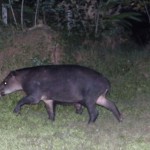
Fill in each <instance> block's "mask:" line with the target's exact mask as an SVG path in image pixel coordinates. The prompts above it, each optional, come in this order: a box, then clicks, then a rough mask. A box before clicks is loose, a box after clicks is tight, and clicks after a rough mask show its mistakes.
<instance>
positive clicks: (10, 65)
mask: <svg viewBox="0 0 150 150" xmlns="http://www.w3.org/2000/svg"><path fill="white" fill-rule="evenodd" d="M33 35H34V34H33ZM36 35H37V34H36ZM21 38H22V39H23V37H21ZM21 38H20V39H21ZM27 39H28V38H27ZM35 41H36V40H35ZM37 41H38V40H37ZM28 42H29V41H28ZM28 42H27V43H22V44H23V45H20V44H19V45H15V44H13V45H11V46H12V47H11V48H12V50H14V51H15V49H16V50H18V49H19V51H18V52H17V53H15V55H13V56H12V57H11V59H10V55H8V56H9V57H8V58H7V57H6V58H5V59H4V60H3V62H1V64H0V70H1V75H0V78H1V80H2V79H3V78H4V75H5V74H6V73H7V72H8V71H9V70H12V69H16V68H20V67H25V66H32V65H39V64H40V65H41V64H47V63H50V64H51V61H50V58H49V55H50V54H49V53H48V52H47V50H46V44H45V43H43V45H42V43H40V44H39V43H34V45H28ZM42 42H43V41H42ZM31 43H32V42H31ZM62 43H63V41H62ZM14 45H15V46H14ZM44 48H45V49H44ZM125 48H126V50H125ZM125 48H120V49H119V50H118V49H117V50H110V49H104V47H101V46H99V45H97V46H95V45H87V46H83V45H78V43H76V44H74V45H71V43H70V45H69V44H68V45H67V47H66V48H65V50H64V51H63V59H62V61H61V62H60V63H65V64H68V63H74V64H80V65H84V66H88V67H91V68H94V69H96V70H97V71H99V72H102V73H103V74H104V75H105V76H107V77H108V78H109V79H110V81H111V84H112V90H111V92H110V94H109V95H108V99H111V100H113V101H115V102H116V104H117V106H118V108H119V109H120V111H121V112H122V114H123V117H124V120H123V122H122V123H118V122H117V120H116V119H115V117H114V116H113V115H112V114H111V112H110V111H108V110H106V109H104V108H102V107H100V106H97V109H98V110H99V113H100V115H99V117H98V119H97V120H96V122H95V123H94V124H90V125H88V124H87V122H88V113H87V110H86V109H84V112H83V114H82V115H78V114H76V113H75V109H74V107H73V106H72V105H70V106H68V105H67V106H61V105H58V106H57V109H56V120H55V121H54V122H51V121H50V120H48V116H47V112H46V110H45V108H44V105H43V103H42V102H41V103H39V104H38V105H34V106H32V105H31V106H24V107H23V109H22V110H21V115H16V114H14V113H13V109H14V107H15V105H16V103H17V102H18V101H19V99H21V97H22V96H23V93H21V92H18V93H13V94H10V95H7V96H5V97H2V98H1V99H0V100H1V101H0V150H50V149H51V150H63V149H64V150H75V149H78V150H149V149H150V113H149V108H150V94H149V91H150V67H149V66H150V55H149V54H150V53H149V51H148V50H147V51H145V50H141V51H138V50H132V49H131V48H130V49H128V48H129V47H125ZM43 49H44V52H43ZM41 50H42V52H41ZM5 51H6V54H7V49H4V50H3V52H5ZM32 51H33V53H32ZM9 52H10V51H9ZM45 52H47V53H48V54H49V55H47V53H46V55H44V56H42V54H43V53H45ZM10 54H11V53H10ZM4 56H7V55H4Z"/></svg>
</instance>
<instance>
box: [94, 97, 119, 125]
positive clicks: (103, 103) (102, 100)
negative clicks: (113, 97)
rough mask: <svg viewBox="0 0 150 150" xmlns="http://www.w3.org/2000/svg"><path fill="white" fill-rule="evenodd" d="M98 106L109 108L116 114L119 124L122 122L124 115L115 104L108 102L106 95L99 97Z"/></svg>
mask: <svg viewBox="0 0 150 150" xmlns="http://www.w3.org/2000/svg"><path fill="white" fill-rule="evenodd" d="M96 104H98V105H101V106H103V107H105V108H107V109H108V110H110V111H111V112H112V113H113V114H114V116H115V117H116V118H117V120H118V121H119V122H120V121H122V115H121V113H120V111H119V110H118V108H117V106H116V105H115V103H114V102H112V101H109V100H107V99H106V97H105V95H101V96H99V97H98V99H97V101H96Z"/></svg>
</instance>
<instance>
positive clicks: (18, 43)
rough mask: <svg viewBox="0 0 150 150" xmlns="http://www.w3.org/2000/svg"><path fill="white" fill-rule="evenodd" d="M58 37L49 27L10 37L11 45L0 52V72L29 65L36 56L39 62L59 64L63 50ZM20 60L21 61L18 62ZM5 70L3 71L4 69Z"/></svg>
mask: <svg viewBox="0 0 150 150" xmlns="http://www.w3.org/2000/svg"><path fill="white" fill-rule="evenodd" d="M59 39H60V37H59V35H58V34H57V33H56V32H54V31H52V30H51V29H50V28H49V27H40V28H36V29H34V30H28V31H26V32H19V33H15V34H14V35H12V44H11V46H7V48H5V49H4V50H3V51H1V52H0V70H1V72H3V71H4V70H7V69H6V68H8V70H10V68H18V67H24V66H28V65H30V64H29V62H30V61H31V60H32V59H33V57H35V56H37V57H38V59H39V60H45V59H46V60H49V61H48V62H50V63H52V64H59V63H61V61H62V57H63V55H62V54H63V48H62V47H61V45H60V44H59ZM20 60H21V61H20ZM4 68H5V69H4Z"/></svg>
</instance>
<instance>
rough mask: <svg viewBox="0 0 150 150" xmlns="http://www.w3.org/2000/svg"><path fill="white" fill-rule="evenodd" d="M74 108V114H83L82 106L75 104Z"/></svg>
mask: <svg viewBox="0 0 150 150" xmlns="http://www.w3.org/2000/svg"><path fill="white" fill-rule="evenodd" d="M74 107H75V109H76V113H77V114H82V112H83V106H82V105H81V104H80V103H75V104H74Z"/></svg>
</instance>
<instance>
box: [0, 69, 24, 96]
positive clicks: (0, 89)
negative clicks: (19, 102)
mask: <svg viewBox="0 0 150 150" xmlns="http://www.w3.org/2000/svg"><path fill="white" fill-rule="evenodd" d="M21 89H22V86H21V84H20V82H19V80H18V77H17V75H16V73H15V72H14V71H12V72H10V73H9V74H8V76H6V78H5V79H4V80H3V81H2V83H1V84H0V97H1V96H5V95H6V94H9V93H12V92H15V91H18V90H21Z"/></svg>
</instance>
